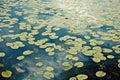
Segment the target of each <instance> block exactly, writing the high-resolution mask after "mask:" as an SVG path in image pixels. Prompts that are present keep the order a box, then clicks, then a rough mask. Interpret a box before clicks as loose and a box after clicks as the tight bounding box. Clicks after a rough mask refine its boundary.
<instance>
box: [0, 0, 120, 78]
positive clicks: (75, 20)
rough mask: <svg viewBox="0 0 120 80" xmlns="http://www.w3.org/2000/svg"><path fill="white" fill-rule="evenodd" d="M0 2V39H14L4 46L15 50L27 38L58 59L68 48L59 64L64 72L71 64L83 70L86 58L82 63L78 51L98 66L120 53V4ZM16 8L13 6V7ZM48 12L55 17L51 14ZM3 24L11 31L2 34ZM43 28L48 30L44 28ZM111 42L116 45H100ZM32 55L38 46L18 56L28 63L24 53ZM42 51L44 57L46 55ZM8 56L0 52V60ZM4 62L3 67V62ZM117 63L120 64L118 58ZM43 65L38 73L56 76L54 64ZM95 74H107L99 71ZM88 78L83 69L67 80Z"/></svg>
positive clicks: (4, 74)
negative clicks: (65, 32)
mask: <svg viewBox="0 0 120 80" xmlns="http://www.w3.org/2000/svg"><path fill="white" fill-rule="evenodd" d="M1 3H2V7H0V16H2V17H1V18H0V33H2V35H1V34H0V43H2V42H4V41H6V40H7V38H10V39H11V40H9V41H7V42H4V43H5V44H4V45H5V46H6V47H9V48H10V49H11V50H19V49H20V48H24V47H25V46H26V44H25V42H27V45H29V46H32V45H34V46H35V47H37V48H38V49H42V50H44V51H45V52H46V53H47V55H48V56H49V57H55V55H56V53H55V51H59V52H61V53H62V52H64V53H65V56H64V57H63V60H61V63H60V65H61V67H60V70H63V71H69V70H71V69H72V68H73V67H75V68H79V69H81V68H83V67H84V66H85V65H84V61H83V62H82V61H80V60H81V59H80V57H79V56H78V55H79V54H83V55H84V56H86V57H89V58H90V59H91V60H92V61H93V62H94V63H96V64H98V63H100V62H101V61H105V60H107V59H114V58H115V56H114V54H117V55H119V54H120V26H119V25H118V22H119V18H118V17H119V13H117V12H116V11H117V10H118V7H117V6H116V5H119V4H118V3H112V2H109V1H106V0H103V1H99V0H98V1H97V0H81V1H80V0H51V1H48V2H47V1H45V2H43V1H42V0H29V1H28V0H19V1H14V0H13V1H12V0H10V1H6V2H4V1H3V2H0V4H1ZM91 5H92V6H91ZM101 5H103V6H104V7H103V6H101ZM113 7H115V8H113ZM12 8H15V10H14V11H13V10H12ZM18 9H20V10H18ZM10 12H12V13H14V15H15V16H14V15H13V14H11V13H10ZM43 14H44V15H43ZM40 15H41V16H42V17H43V18H41V17H40ZM46 15H47V16H48V15H52V16H50V17H47V16H46ZM21 19H22V20H23V21H21ZM16 24H17V25H16ZM104 25H107V26H108V28H107V29H106V31H102V29H101V28H102V26H103V27H104ZM5 28H7V29H8V31H7V34H6V33H4V32H3V31H4V29H5ZM14 28H15V29H16V28H17V31H18V32H17V33H14V32H16V30H15V29H14ZM43 28H44V29H45V31H44V32H40V30H42V29H43ZM61 29H65V30H67V33H69V34H63V36H59V34H58V32H59V31H60V30H61ZM95 30H97V32H96V31H95ZM61 33H62V32H61ZM36 36H37V37H39V39H37V38H36ZM49 40H58V41H59V42H61V44H57V43H54V42H49ZM107 41H110V42H111V43H113V44H114V45H111V46H110V48H108V47H102V45H106V43H107ZM66 46H67V48H66ZM34 53H35V52H34V50H28V49H26V50H24V51H23V52H22V55H19V56H17V57H16V60H18V61H24V60H25V59H26V56H28V55H31V56H32V55H33V54H34ZM113 53H114V54H113ZM42 54H43V55H44V53H42ZM6 55H7V53H5V52H4V51H0V59H4V57H6ZM58 55H62V54H58ZM106 55H107V56H106ZM31 62H32V61H31ZM0 64H3V65H4V63H2V62H0ZM44 64H45V63H44V62H42V61H38V62H37V63H35V67H39V68H41V67H43V66H44ZM118 67H119V68H120V60H119V59H118ZM44 68H45V69H44V70H39V71H36V72H35V74H37V75H40V76H43V77H44V78H45V80H46V79H48V80H53V79H54V77H56V76H55V68H54V65H53V66H46V67H44ZM0 73H1V76H2V77H4V78H10V77H12V76H14V75H13V74H12V71H10V70H4V71H2V72H0ZM95 75H96V77H105V76H106V75H107V73H106V72H104V71H99V70H98V71H97V72H96V73H95ZM88 78H89V75H87V74H81V73H79V74H78V75H76V76H75V77H70V78H69V80H87V79H88ZM25 80H31V79H30V78H28V79H25Z"/></svg>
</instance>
